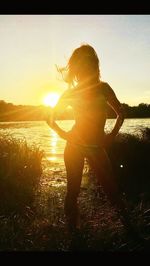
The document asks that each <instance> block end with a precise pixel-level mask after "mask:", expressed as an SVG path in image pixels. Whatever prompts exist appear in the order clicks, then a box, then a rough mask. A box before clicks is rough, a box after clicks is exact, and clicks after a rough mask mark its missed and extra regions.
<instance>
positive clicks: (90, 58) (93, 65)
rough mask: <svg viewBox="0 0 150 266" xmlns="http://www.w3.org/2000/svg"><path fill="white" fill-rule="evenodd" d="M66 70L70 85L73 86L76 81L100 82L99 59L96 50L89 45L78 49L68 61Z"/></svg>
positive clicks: (67, 80)
mask: <svg viewBox="0 0 150 266" xmlns="http://www.w3.org/2000/svg"><path fill="white" fill-rule="evenodd" d="M63 70H64V69H63ZM66 70H67V76H66V78H65V81H66V82H68V83H69V84H71V83H72V84H73V83H74V81H77V82H84V81H90V80H99V78H100V70H99V59H98V56H97V54H96V52H95V50H94V48H93V47H92V46H90V45H88V44H84V45H81V46H80V47H78V48H76V49H75V50H74V51H73V53H72V55H71V57H70V59H69V61H68V64H67V67H66Z"/></svg>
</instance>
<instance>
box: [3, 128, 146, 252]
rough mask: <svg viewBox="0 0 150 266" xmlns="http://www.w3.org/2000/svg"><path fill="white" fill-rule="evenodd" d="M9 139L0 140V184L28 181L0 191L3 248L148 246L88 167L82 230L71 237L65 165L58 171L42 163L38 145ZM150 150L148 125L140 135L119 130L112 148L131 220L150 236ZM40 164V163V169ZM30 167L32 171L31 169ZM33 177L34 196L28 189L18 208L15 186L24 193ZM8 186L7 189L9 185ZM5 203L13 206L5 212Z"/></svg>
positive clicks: (83, 190)
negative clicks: (132, 232)
mask: <svg viewBox="0 0 150 266" xmlns="http://www.w3.org/2000/svg"><path fill="white" fill-rule="evenodd" d="M6 139H7V138H6V137H5V139H3V141H4V142H3V141H2V139H1V156H0V163H1V168H0V169H1V174H0V178H1V184H2V183H3V184H4V183H5V182H6V180H7V181H8V180H11V184H13V183H15V184H17V183H18V180H22V182H24V183H23V184H24V185H23V186H21V187H20V186H19V187H17V188H19V189H18V190H17V189H16V186H13V185H12V186H10V187H9V194H6V195H5V193H4V192H5V191H4V189H3V193H1V202H3V203H5V204H3V205H1V214H0V235H1V238H0V251H61V252H62V251H70V250H74V251H77V250H78V251H114V252H116V251H117V252H118V251H145V250H148V251H149V249H150V248H149V247H148V246H144V244H143V243H141V242H137V241H134V240H133V239H132V238H131V237H130V236H128V235H127V233H126V231H125V228H124V226H123V225H122V224H121V221H120V220H119V217H118V216H117V213H116V210H115V209H114V207H113V206H111V204H110V203H109V201H108V200H107V197H106V195H105V194H104V192H103V189H102V188H100V191H98V190H97V187H96V183H95V182H96V181H95V179H94V178H93V175H92V174H91V173H89V172H88V171H85V172H84V174H83V180H82V185H81V192H80V196H79V202H80V211H81V230H80V232H78V234H76V236H71V235H70V234H69V233H68V231H67V227H66V224H65V217H64V210H63V205H64V197H65V193H66V179H65V171H64V169H60V170H59V171H58V169H56V170H55V169H53V170H51V169H50V168H48V167H47V168H46V167H44V165H43V166H42V165H41V162H42V161H41V153H40V151H39V150H38V149H37V148H36V147H32V149H30V147H28V145H26V144H25V143H24V144H21V143H18V142H15V141H14V140H13V142H11V140H10V139H9V141H6ZM7 140H8V139H7ZM4 143H5V145H4ZM6 143H7V145H6ZM10 144H11V145H10ZM20 146H21V147H22V148H20ZM2 147H3V149H2ZM6 147H7V153H6ZM17 147H18V149H17ZM23 151H24V153H23ZM25 151H26V152H25ZM35 151H36V153H35ZM149 151H150V130H149V129H145V131H143V134H142V136H141V138H138V137H135V136H131V135H129V134H123V135H122V134H120V135H119V136H118V137H117V138H116V140H115V142H114V144H113V145H112V146H111V148H110V149H109V151H108V153H109V156H110V157H111V161H112V163H113V167H114V170H115V172H116V181H117V182H118V184H119V186H120V189H121V190H122V192H124V193H125V194H124V195H125V197H126V199H127V202H128V208H129V211H130V213H131V217H132V221H133V223H134V225H135V227H136V228H137V230H138V231H139V232H140V234H141V235H142V236H143V238H145V239H147V240H148V238H149V235H150V199H149V195H150V191H149V187H150V186H149V183H148V182H149V180H150V178H149V175H150V172H149V160H150V159H149V156H148V154H149ZM21 154H22V156H21ZM23 154H24V156H23ZM2 155H3V156H2ZM4 155H5V156H4ZM16 156H17V157H16ZM10 158H11V159H10ZM16 158H17V160H16ZM26 158H27V159H26ZM35 158H36V160H35ZM2 159H3V161H2ZM4 162H5V163H4ZM8 162H9V164H8ZM33 162H35V163H33ZM37 162H38V163H37ZM6 163H7V164H6ZM24 163H25V164H24ZM8 165H9V167H8ZM16 165H17V167H16ZM25 165H26V166H27V167H26V168H24V166H25ZM37 165H39V166H42V171H41V167H38V168H37ZM122 166H123V167H122ZM28 167H29V169H30V170H31V169H32V172H31V171H27V169H28ZM10 169H11V171H10ZM140 169H141V170H140ZM2 171H3V172H2ZM15 171H17V172H15ZM25 171H26V172H25ZM11 173H13V175H11ZM16 173H17V174H16ZM31 173H32V175H31ZM19 176H20V179H19ZM31 176H34V181H35V182H34V183H32V184H33V186H32V188H33V189H32V190H30V196H31V195H32V197H30V200H29V197H28V195H29V194H27V193H24V194H23V195H24V196H23V197H20V198H19V199H20V202H22V203H23V204H22V205H20V206H21V208H20V207H19V208H18V207H17V206H18V205H16V204H15V198H16V191H20V189H21V191H22V193H23V191H24V192H25V191H26V189H25V188H29V187H30V186H31V185H30V186H29V180H30V181H31ZM22 177H26V178H23V179H22ZM39 177H40V178H39ZM25 180H27V182H25ZM30 184H31V183H30ZM5 189H6V190H7V191H8V187H6V188H5ZM10 194H12V197H13V196H14V197H13V199H14V200H13V201H12V197H8V196H9V195H10ZM4 196H5V198H4ZM6 201H7V204H6ZM10 201H11V204H9V203H10ZM12 203H14V206H15V208H13V205H12ZM24 203H25V204H24ZM4 206H6V207H8V206H9V207H11V208H10V211H9V212H8V208H6V209H7V213H5V209H4ZM148 242H149V240H148Z"/></svg>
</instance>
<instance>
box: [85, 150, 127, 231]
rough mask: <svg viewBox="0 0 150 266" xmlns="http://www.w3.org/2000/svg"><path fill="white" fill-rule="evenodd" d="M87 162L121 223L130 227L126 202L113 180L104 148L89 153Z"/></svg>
mask: <svg viewBox="0 0 150 266" xmlns="http://www.w3.org/2000/svg"><path fill="white" fill-rule="evenodd" d="M88 159H89V164H90V165H91V168H92V169H93V171H94V173H95V175H96V178H97V180H98V182H99V183H100V184H101V185H102V187H103V189H104V192H105V193H106V195H107V197H108V199H109V200H110V202H111V204H112V205H114V206H115V208H116V210H117V211H118V214H119V217H120V219H121V221H122V223H123V224H124V225H125V226H126V227H131V223H130V219H129V215H128V211H127V208H126V204H125V202H124V201H123V197H122V195H121V192H120V190H119V188H118V185H117V183H116V180H115V176H114V173H113V169H112V166H111V162H110V160H109V157H108V155H107V153H106V152H105V150H104V149H99V150H97V151H93V152H90V153H89V156H88Z"/></svg>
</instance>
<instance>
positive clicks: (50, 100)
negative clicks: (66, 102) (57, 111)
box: [43, 92, 59, 107]
mask: <svg viewBox="0 0 150 266" xmlns="http://www.w3.org/2000/svg"><path fill="white" fill-rule="evenodd" d="M58 99H59V94H58V93H56V92H52V93H49V94H47V95H46V96H45V97H44V99H43V103H44V104H45V105H46V106H50V107H54V106H55V105H56V103H57V102H58Z"/></svg>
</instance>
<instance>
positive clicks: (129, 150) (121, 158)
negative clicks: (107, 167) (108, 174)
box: [108, 128, 150, 199]
mask: <svg viewBox="0 0 150 266" xmlns="http://www.w3.org/2000/svg"><path fill="white" fill-rule="evenodd" d="M108 154H109V157H110V159H111V162H112V165H113V168H114V171H115V173H116V179H117V182H118V184H119V186H120V188H121V190H122V191H123V192H125V193H126V194H127V196H128V197H130V198H132V199H136V198H137V197H139V196H140V195H141V194H143V193H145V194H146V195H147V196H148V197H149V196H150V169H149V167H150V129H149V128H145V129H144V130H142V131H141V135H139V136H134V135H131V134H121V133H120V134H119V135H118V136H117V137H116V140H115V142H114V143H113V144H112V146H111V147H110V148H109V150H108Z"/></svg>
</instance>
